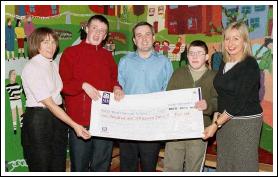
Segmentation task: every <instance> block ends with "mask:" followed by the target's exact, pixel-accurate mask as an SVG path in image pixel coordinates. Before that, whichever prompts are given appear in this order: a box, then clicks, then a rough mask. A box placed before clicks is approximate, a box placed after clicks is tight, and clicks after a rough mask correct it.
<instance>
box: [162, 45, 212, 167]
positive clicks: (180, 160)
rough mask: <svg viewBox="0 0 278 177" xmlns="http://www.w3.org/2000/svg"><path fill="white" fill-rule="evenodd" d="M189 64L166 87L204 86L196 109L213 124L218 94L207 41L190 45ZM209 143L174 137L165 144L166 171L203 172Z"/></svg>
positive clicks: (206, 121) (173, 76)
mask: <svg viewBox="0 0 278 177" xmlns="http://www.w3.org/2000/svg"><path fill="white" fill-rule="evenodd" d="M187 57H188V61H189V65H186V66H184V67H181V68H179V69H177V70H176V71H175V72H174V73H173V75H172V77H171V79H170V81H169V84H168V86H167V90H176V89H185V88H194V87H201V90H202V98H203V99H202V100H200V101H198V102H196V104H195V108H197V109H198V110H200V111H203V115H204V116H203V117H204V126H205V127H206V126H208V125H210V123H211V119H210V116H211V115H212V113H213V112H214V111H216V109H217V94H216V91H215V89H214V87H213V78H214V77H215V74H216V72H214V71H212V70H209V69H208V68H207V66H206V61H207V60H208V59H209V55H208V47H207V45H206V43H205V42H203V41H201V40H195V41H193V42H191V43H190V45H189V47H188V52H187ZM206 148H207V142H206V141H203V140H202V138H197V139H187V140H174V141H169V142H167V143H166V147H165V159H164V171H168V172H172V171H174V172H183V171H186V172H200V171H202V169H203V164H204V160H205V155H206Z"/></svg>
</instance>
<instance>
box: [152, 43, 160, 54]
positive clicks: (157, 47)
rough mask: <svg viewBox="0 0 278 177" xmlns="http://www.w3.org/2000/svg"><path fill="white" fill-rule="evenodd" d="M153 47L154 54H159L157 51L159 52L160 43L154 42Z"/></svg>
mask: <svg viewBox="0 0 278 177" xmlns="http://www.w3.org/2000/svg"><path fill="white" fill-rule="evenodd" d="M153 46H154V50H155V51H156V52H159V50H160V42H159V41H155V42H154V43H153Z"/></svg>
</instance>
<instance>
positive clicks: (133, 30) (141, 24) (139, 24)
mask: <svg viewBox="0 0 278 177" xmlns="http://www.w3.org/2000/svg"><path fill="white" fill-rule="evenodd" d="M145 25H146V26H148V27H150V29H151V31H152V34H153V35H154V29H153V26H152V25H151V24H149V23H148V22H145V21H143V22H139V23H137V24H136V25H135V26H134V27H133V29H132V32H133V38H135V29H136V28H137V27H139V26H145Z"/></svg>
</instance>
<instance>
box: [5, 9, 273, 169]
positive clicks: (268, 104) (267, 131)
mask: <svg viewBox="0 0 278 177" xmlns="http://www.w3.org/2000/svg"><path fill="white" fill-rule="evenodd" d="M94 14H103V15H105V16H106V17H107V19H108V21H109V23H110V32H109V38H108V40H107V43H106V45H105V48H106V49H107V50H109V51H111V52H112V54H113V56H114V58H115V61H116V62H117V63H118V62H119V60H120V58H121V57H122V56H124V55H125V54H126V53H127V52H128V51H132V50H133V43H132V33H131V31H132V27H133V26H134V25H135V24H136V23H137V22H139V21H147V22H149V23H150V24H152V25H153V26H154V29H155V33H156V34H155V37H156V41H155V43H154V49H155V50H156V51H157V52H159V53H162V54H164V55H166V56H167V57H168V58H169V59H170V60H171V61H172V63H173V66H174V69H177V68H178V67H182V66H183V65H185V64H187V57H186V55H187V54H186V49H187V45H188V44H189V43H190V42H191V41H193V40H196V39H201V40H203V41H205V42H206V43H207V44H208V47H209V55H210V61H209V63H208V64H209V66H210V68H211V69H215V70H217V68H218V66H219V64H220V60H221V53H220V52H221V51H220V46H221V44H220V42H221V40H222V36H221V34H222V30H223V28H225V27H226V26H227V25H228V24H229V23H231V22H233V21H237V20H242V21H245V22H246V24H247V25H248V26H249V31H250V37H251V40H252V41H251V42H252V50H253V54H254V55H255V56H256V58H257V62H258V64H259V66H260V69H261V76H262V77H261V84H262V87H261V90H260V99H261V105H262V107H263V111H264V112H263V114H264V124H263V130H262V135H261V142H260V147H261V148H263V149H265V150H267V151H269V152H272V150H273V149H272V147H273V142H272V140H273V133H272V132H273V128H272V127H273V125H272V121H273V80H272V78H273V74H272V69H273V66H272V60H273V53H272V50H273V49H272V43H273V37H272V27H273V16H272V14H273V7H272V6H271V5H244V6H227V5H223V6H222V5H211V6H206V5H194V6H192V5H191V6H189V5H158V6H155V5H149V6H147V5H136V6H135V5H106V6H103V5H71V6H67V5H7V6H5V19H6V22H5V26H6V28H5V78H6V80H5V85H6V92H5V93H6V94H5V110H6V115H5V138H6V142H5V150H6V152H5V155H6V159H5V160H6V165H7V167H8V171H28V169H27V166H26V163H25V161H24V160H23V154H22V147H21V144H20V126H21V124H20V120H21V117H20V115H21V114H22V111H23V112H24V110H25V96H24V90H22V87H20V85H21V79H20V75H21V71H22V68H23V66H24V64H25V63H26V62H27V61H28V53H27V47H28V46H27V42H26V37H28V35H29V34H30V33H31V32H32V31H33V30H34V29H35V28H38V27H42V26H47V27H50V28H52V29H54V30H55V32H56V33H57V34H58V36H59V40H60V41H59V52H58V55H57V57H56V59H55V61H56V62H57V63H59V60H60V56H61V54H62V52H63V51H64V49H65V48H66V47H69V46H72V45H76V44H78V43H79V42H80V40H81V39H83V38H84V26H85V25H86V22H87V20H88V19H89V18H90V17H91V16H92V15H94ZM20 41H21V42H20ZM11 70H14V71H13V72H10V71H11ZM13 74H16V75H17V77H16V82H17V83H18V88H19V94H18V97H17V99H18V100H20V105H19V106H15V107H14V106H13V105H11V101H10V99H11V95H10V89H9V83H10V79H12V78H11V77H12V75H13Z"/></svg>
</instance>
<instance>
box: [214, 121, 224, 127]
mask: <svg viewBox="0 0 278 177" xmlns="http://www.w3.org/2000/svg"><path fill="white" fill-rule="evenodd" d="M213 123H215V125H216V126H217V128H220V127H221V126H222V125H221V124H219V123H218V122H217V120H216V121H214V122H213Z"/></svg>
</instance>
